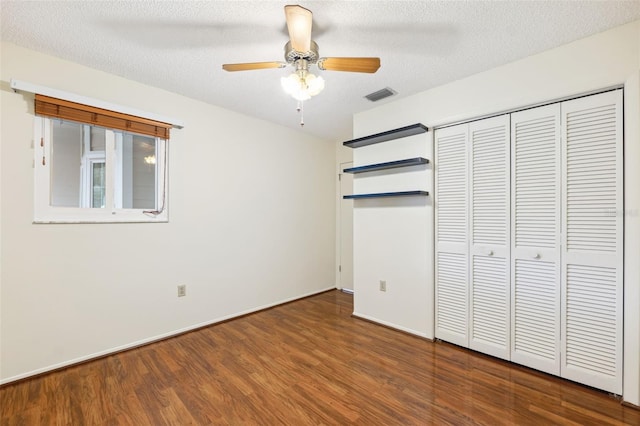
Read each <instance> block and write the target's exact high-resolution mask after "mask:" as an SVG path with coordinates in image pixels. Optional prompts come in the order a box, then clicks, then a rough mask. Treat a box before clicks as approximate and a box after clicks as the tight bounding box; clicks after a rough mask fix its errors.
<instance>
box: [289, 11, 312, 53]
mask: <svg viewBox="0 0 640 426" xmlns="http://www.w3.org/2000/svg"><path fill="white" fill-rule="evenodd" d="M284 14H285V17H286V19H287V29H288V30H289V38H290V39H291V47H292V48H293V50H295V51H297V52H308V51H310V50H311V21H312V14H311V11H310V10H308V9H305V8H304V7H302V6H297V5H296V6H294V5H289V6H285V7H284Z"/></svg>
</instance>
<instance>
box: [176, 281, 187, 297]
mask: <svg viewBox="0 0 640 426" xmlns="http://www.w3.org/2000/svg"><path fill="white" fill-rule="evenodd" d="M186 295H187V286H186V285H185V284H182V285H179V286H178V297H184V296H186Z"/></svg>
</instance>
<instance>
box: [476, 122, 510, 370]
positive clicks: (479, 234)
mask: <svg viewBox="0 0 640 426" xmlns="http://www.w3.org/2000/svg"><path fill="white" fill-rule="evenodd" d="M509 134H510V127H509V115H502V116H498V117H493V118H489V119H486V120H480V121H476V122H473V123H471V124H470V125H469V142H470V148H471V154H470V167H469V171H470V182H469V195H470V203H469V207H470V233H469V234H470V237H471V238H470V240H471V241H470V243H471V246H470V263H471V264H470V277H469V292H470V294H469V305H470V306H469V308H470V310H469V314H470V321H469V324H470V327H469V347H470V348H471V349H475V350H478V351H480V352H484V353H487V354H490V355H493V356H496V357H500V358H503V359H509V358H510V356H511V354H510V352H509V346H510V345H509V341H510V328H511V327H510V324H509V323H510V309H509V307H510V304H511V300H510V284H509V282H510V275H509V263H510V260H509V251H510V250H509V249H510V247H509V238H510V227H509V222H510V208H509V207H510V204H509V198H510V193H509V187H510V176H511V173H510V170H511V167H510V162H511V158H510V156H509V151H510V145H509Z"/></svg>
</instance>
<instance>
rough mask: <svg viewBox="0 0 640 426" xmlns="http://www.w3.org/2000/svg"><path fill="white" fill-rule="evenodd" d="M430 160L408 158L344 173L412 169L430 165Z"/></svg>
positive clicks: (356, 168)
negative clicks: (399, 168)
mask: <svg viewBox="0 0 640 426" xmlns="http://www.w3.org/2000/svg"><path fill="white" fill-rule="evenodd" d="M428 163H429V160H427V159H426V158H422V157H416V158H408V159H406V160H398V161H389V162H387V163H378V164H368V165H366V166H358V167H350V168H348V169H344V170H343V172H344V173H354V174H355V173H365V172H373V171H376V170H386V169H396V168H398V167H410V166H419V165H421V164H428Z"/></svg>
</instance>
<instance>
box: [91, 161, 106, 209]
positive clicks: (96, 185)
mask: <svg viewBox="0 0 640 426" xmlns="http://www.w3.org/2000/svg"><path fill="white" fill-rule="evenodd" d="M91 169H92V170H91V207H100V208H104V205H105V202H104V201H105V200H104V195H105V167H104V162H100V163H98V162H92V163H91Z"/></svg>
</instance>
